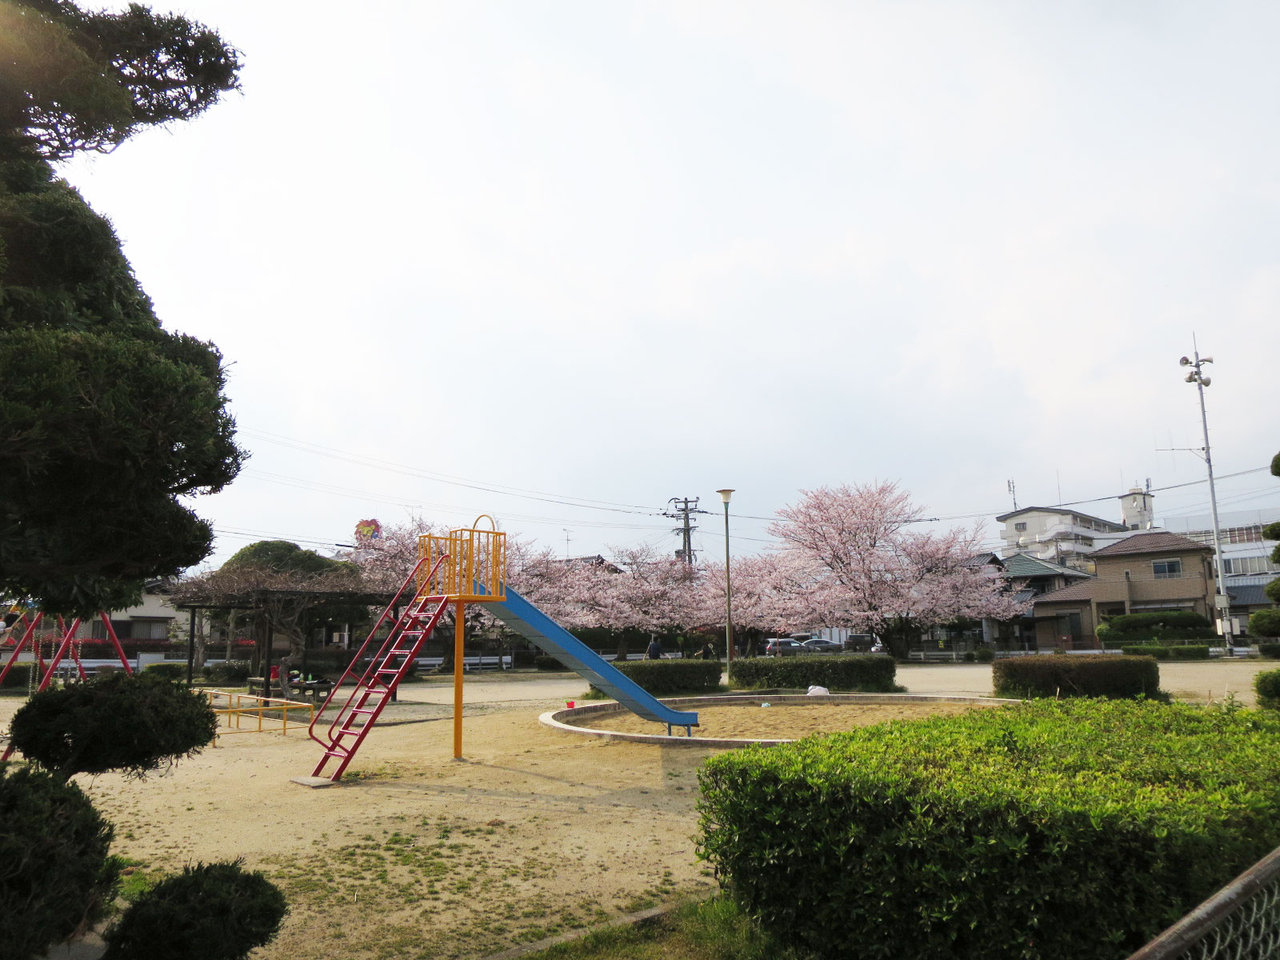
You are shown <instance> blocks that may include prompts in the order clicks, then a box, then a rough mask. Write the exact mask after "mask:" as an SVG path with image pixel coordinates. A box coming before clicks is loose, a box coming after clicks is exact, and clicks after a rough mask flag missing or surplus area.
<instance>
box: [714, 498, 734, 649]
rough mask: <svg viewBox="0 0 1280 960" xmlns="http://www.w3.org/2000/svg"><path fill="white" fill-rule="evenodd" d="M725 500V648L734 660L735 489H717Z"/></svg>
mask: <svg viewBox="0 0 1280 960" xmlns="http://www.w3.org/2000/svg"><path fill="white" fill-rule="evenodd" d="M716 493H718V494H720V499H721V500H723V501H724V650H725V658H726V659H727V660H728V661H729V662H730V663H732V662H733V581H732V580H731V579H730V577H729V498H730V497H732V496H733V489H732V488H729V489H726V490H717V491H716Z"/></svg>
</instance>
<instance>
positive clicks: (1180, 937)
mask: <svg viewBox="0 0 1280 960" xmlns="http://www.w3.org/2000/svg"><path fill="white" fill-rule="evenodd" d="M1274 958H1280V849H1276V850H1273V851H1272V852H1271V853H1270V854H1268V855H1267V856H1266V857H1264V858H1262V859H1261V860H1259V861H1258V862H1257V863H1255V864H1254V865H1253V866H1252V867H1250V868H1249V869H1248V870H1246V871H1245V872H1244V873H1242V874H1240V875H1239V876H1238V877H1236V878H1235V879H1234V880H1232V881H1231V882H1230V883H1229V884H1227V885H1226V886H1225V887H1223V888H1222V889H1221V890H1219V891H1218V892H1217V893H1215V894H1214V895H1213V896H1211V897H1210V898H1209V899H1208V900H1206V901H1205V902H1204V903H1202V904H1200V906H1198V907H1196V908H1195V909H1194V910H1192V911H1191V912H1190V913H1188V914H1187V915H1186V916H1185V917H1183V918H1182V919H1181V920H1179V921H1178V922H1177V923H1175V924H1174V925H1173V926H1172V927H1170V928H1169V929H1168V930H1166V931H1165V932H1164V933H1162V934H1160V936H1158V937H1156V938H1155V939H1154V940H1152V941H1151V942H1150V943H1148V944H1147V945H1146V946H1145V947H1143V948H1142V949H1141V950H1139V951H1138V952H1137V953H1135V954H1133V955H1132V956H1130V957H1129V960H1274Z"/></svg>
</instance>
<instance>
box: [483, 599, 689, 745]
mask: <svg viewBox="0 0 1280 960" xmlns="http://www.w3.org/2000/svg"><path fill="white" fill-rule="evenodd" d="M481 602H482V603H484V605H485V607H487V608H488V610H489V612H490V613H492V614H493V615H494V616H495V617H497V618H498V619H499V620H501V621H502V622H503V623H505V624H506V625H507V626H508V627H510V628H511V629H512V630H514V631H515V632H516V633H518V634H520V636H522V637H524V638H525V639H527V640H531V641H533V642H534V643H535V644H537V645H538V647H539V648H540V649H542V650H543V651H545V652H546V653H549V654H551V656H553V657H555V658H556V659H557V660H559V661H560V662H561V663H563V664H564V665H565V666H566V667H568V668H569V669H570V670H572V671H574V673H576V674H578V675H579V676H580V677H584V678H585V679H587V680H589V681H590V682H591V685H592V686H593V687H596V688H597V689H600V690H603V691H604V693H605V694H606V695H608V696H610V697H613V699H615V700H617V701H618V702H619V703H620V704H622V705H623V706H624V707H626V708H627V709H628V710H630V711H631V712H632V713H634V714H635V715H636V716H639V717H644V718H645V719H646V720H656V721H657V722H658V723H665V724H666V725H667V734H668V735H670V733H671V728H672V727H684V730H685V733H686V734H687V735H689V736H692V735H693V729H692V728H693V727H695V726H697V725H698V715H697V714H696V713H691V712H689V711H684V710H673V709H671V708H670V707H668V706H667V705H666V704H664V703H662V702H661V701H660V700H658V699H657V698H656V697H654V696H653V694H651V693H649V692H648V691H647V690H645V689H644V688H643V687H641V686H640V684H638V683H636V682H635V681H634V680H632V679H631V678H630V677H628V676H626V675H625V674H624V673H622V671H620V670H619V669H618V668H617V667H615V666H614V665H613V664H611V663H610V662H609V661H608V660H605V659H604V658H603V657H601V656H600V655H599V654H597V653H596V652H595V651H594V650H592V649H591V648H590V647H588V646H587V645H586V644H585V643H583V642H582V641H581V640H579V639H578V638H577V637H575V636H574V635H573V634H571V633H570V632H569V631H568V630H566V629H565V628H564V627H562V626H560V624H558V623H556V622H555V621H554V620H552V619H551V618H550V617H548V616H547V615H546V614H545V613H543V612H542V611H541V610H539V609H538V608H537V607H535V606H534V605H533V604H531V603H530V602H529V601H528V600H526V599H525V598H524V597H522V596H520V594H518V593H516V592H515V591H514V590H512V589H511V588H510V587H507V599H506V602H505V603H502V602H499V601H497V600H485V601H481Z"/></svg>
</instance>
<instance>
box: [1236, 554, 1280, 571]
mask: <svg viewBox="0 0 1280 960" xmlns="http://www.w3.org/2000/svg"><path fill="white" fill-rule="evenodd" d="M1222 572H1223V573H1226V574H1235V575H1241V574H1258V573H1276V572H1280V567H1277V566H1276V565H1275V564H1274V563H1272V562H1271V558H1270V557H1223V558H1222Z"/></svg>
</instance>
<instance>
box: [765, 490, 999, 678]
mask: <svg viewBox="0 0 1280 960" xmlns="http://www.w3.org/2000/svg"><path fill="white" fill-rule="evenodd" d="M778 516H779V520H778V522H776V523H774V524H773V525H772V526H771V527H770V532H771V533H772V534H773V535H774V536H776V537H778V538H779V539H781V540H782V541H784V543H786V544H787V548H788V550H789V551H792V552H794V553H795V554H797V557H796V558H795V560H794V562H795V563H797V564H798V565H799V567H800V568H801V569H803V568H804V566H805V565H806V564H807V565H808V568H807V569H808V571H809V574H810V575H811V579H810V580H809V581H808V583H807V584H806V588H805V589H804V590H803V591H802V593H801V594H797V595H796V597H795V602H796V603H798V604H799V606H798V607H797V608H796V612H797V613H799V612H801V611H803V610H805V608H808V609H809V610H811V611H812V614H811V615H812V616H814V617H815V618H816V619H817V620H818V622H822V623H825V624H827V625H848V626H854V627H857V628H859V629H862V630H865V631H868V632H874V633H876V634H878V635H880V636H881V637H882V639H884V640H886V641H887V642H888V643H889V646H890V649H891V650H892V652H893V653H894V654H895V655H898V656H905V655H906V653H907V649H908V646H909V644H910V641H911V639H912V638H913V637H916V636H918V635H919V633H920V632H921V631H922V630H923V629H925V628H927V627H930V626H934V625H936V624H940V623H946V622H948V621H951V620H955V619H957V618H959V617H970V618H975V619H981V618H993V619H1007V618H1008V617H1011V616H1014V615H1015V614H1017V613H1018V612H1020V608H1019V606H1018V605H1017V604H1015V603H1014V602H1013V601H1012V599H1011V597H1010V595H1009V592H1008V590H1007V589H1006V588H1005V584H1004V582H1003V581H1002V580H1001V579H1000V578H998V577H992V576H990V575H989V573H988V572H987V571H986V570H984V568H983V567H981V566H978V565H974V564H973V563H972V562H971V560H972V558H973V556H974V555H975V554H977V553H978V552H979V547H980V544H981V536H980V531H979V530H977V529H974V530H972V531H964V530H960V529H952V530H949V531H946V532H945V533H941V534H935V533H929V532H925V531H920V530H916V529H912V527H911V525H912V524H914V523H915V522H917V521H919V520H920V518H921V516H922V511H921V509H920V508H919V507H917V506H916V505H915V504H913V503H912V502H911V498H910V496H909V495H908V494H907V493H906V492H904V491H902V490H899V489H898V487H897V485H896V484H894V483H891V482H883V483H878V484H872V485H855V486H848V485H842V486H839V487H820V488H818V489H816V490H807V491H802V493H801V498H800V500H799V502H798V503H796V504H795V505H793V506H788V507H786V508H784V509H782V510H780V511H779V512H778ZM833 621H834V622H833Z"/></svg>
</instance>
